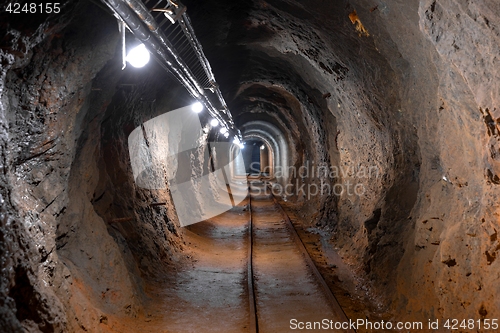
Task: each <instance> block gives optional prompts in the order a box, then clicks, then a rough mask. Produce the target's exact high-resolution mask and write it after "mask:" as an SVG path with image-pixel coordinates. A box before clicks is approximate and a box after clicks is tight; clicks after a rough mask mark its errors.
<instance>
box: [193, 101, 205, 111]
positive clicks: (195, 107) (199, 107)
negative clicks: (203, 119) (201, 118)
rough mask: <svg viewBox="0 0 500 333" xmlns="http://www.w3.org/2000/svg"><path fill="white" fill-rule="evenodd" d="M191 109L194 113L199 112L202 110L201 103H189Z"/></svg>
mask: <svg viewBox="0 0 500 333" xmlns="http://www.w3.org/2000/svg"><path fill="white" fill-rule="evenodd" d="M191 110H193V111H194V112H196V113H200V112H201V111H203V104H201V103H200V102H196V103H194V104H193V105H191Z"/></svg>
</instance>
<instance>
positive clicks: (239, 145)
mask: <svg viewBox="0 0 500 333" xmlns="http://www.w3.org/2000/svg"><path fill="white" fill-rule="evenodd" d="M233 143H234V144H235V145H237V146H238V147H240V149H243V148H245V145H244V144H243V143H241V142H240V140H239V139H238V137H235V138H234V140H233Z"/></svg>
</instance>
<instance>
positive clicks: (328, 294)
mask: <svg viewBox="0 0 500 333" xmlns="http://www.w3.org/2000/svg"><path fill="white" fill-rule="evenodd" d="M254 184H255V183H254ZM257 184H259V185H260V183H257ZM252 186H255V185H252V180H249V182H248V212H249V222H248V237H249V238H248V241H249V250H248V294H249V309H250V332H251V333H254V332H255V333H256V332H259V316H258V311H259V309H258V299H257V297H258V294H257V293H256V290H255V280H256V274H255V273H256V271H255V267H254V260H255V259H254V253H255V250H256V244H255V227H254V211H253V207H252V199H253V198H252ZM261 186H263V185H261ZM270 199H271V200H272V201H273V203H274V206H275V207H276V208H277V209H278V210H279V212H280V214H281V216H282V220H281V223H283V225H284V227H285V228H286V230H288V233H289V235H290V238H292V239H293V242H294V243H295V246H296V248H297V249H298V251H299V252H300V254H301V256H302V258H303V261H304V265H306V266H307V269H308V270H309V272H311V274H312V275H313V276H314V278H315V280H316V282H317V284H318V285H319V287H320V289H321V291H322V293H323V294H324V296H325V298H326V299H327V301H328V303H329V305H330V307H331V309H332V310H333V313H334V314H335V315H336V316H337V318H338V320H340V321H343V322H348V321H349V319H348V318H347V316H346V314H345V312H344V311H343V309H342V307H341V306H340V304H339V302H338V301H337V299H336V298H335V295H334V294H333V293H332V291H331V289H330V288H329V287H328V284H327V283H326V281H325V279H324V278H323V276H322V275H321V273H320V272H319V270H318V268H317V267H316V265H315V264H314V261H313V260H312V258H311V256H310V255H309V253H308V252H307V249H306V247H305V245H304V244H303V242H302V240H301V238H300V237H299V235H298V233H297V231H296V229H295V227H294V226H293V223H292V221H291V220H290V217H289V216H288V214H287V213H286V211H285V210H284V209H283V207H282V206H281V205H280V204H279V202H278V200H277V199H276V197H275V196H274V195H273V194H272V192H271V193H270ZM343 332H355V330H352V329H348V330H343Z"/></svg>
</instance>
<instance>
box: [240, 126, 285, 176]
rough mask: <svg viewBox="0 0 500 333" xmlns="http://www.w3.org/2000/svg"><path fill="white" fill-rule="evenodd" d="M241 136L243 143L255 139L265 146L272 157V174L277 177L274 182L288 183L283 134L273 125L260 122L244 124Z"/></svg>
mask: <svg viewBox="0 0 500 333" xmlns="http://www.w3.org/2000/svg"><path fill="white" fill-rule="evenodd" d="M242 134H243V141H245V140H249V139H251V138H255V139H259V140H261V141H263V142H264V143H266V144H267V146H268V149H269V150H270V152H271V156H272V173H273V175H274V176H276V175H277V177H276V181H277V182H279V183H282V184H285V183H286V182H288V166H289V164H290V163H289V148H288V147H289V145H288V142H287V141H286V139H285V136H284V134H283V133H282V132H281V131H280V130H279V129H278V128H277V127H276V126H274V125H273V124H271V123H269V122H266V121H262V120H254V121H249V122H247V123H245V124H244V125H243V126H242ZM278 170H279V172H276V171H278Z"/></svg>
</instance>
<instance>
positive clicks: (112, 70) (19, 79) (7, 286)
mask: <svg viewBox="0 0 500 333" xmlns="http://www.w3.org/2000/svg"><path fill="white" fill-rule="evenodd" d="M2 8H3V7H2ZM62 12H64V15H60V16H55V17H49V18H48V19H47V21H45V22H37V21H36V20H35V21H30V20H27V22H19V21H18V22H15V23H13V24H10V25H9V24H7V23H6V24H5V25H6V26H5V28H6V30H7V32H6V36H7V37H9V38H6V40H5V41H4V42H5V45H3V48H2V51H1V59H2V63H1V65H2V67H1V68H2V72H1V73H2V76H1V80H0V81H1V86H0V87H1V90H0V91H1V111H2V113H1V120H2V122H1V123H2V136H1V137H2V163H1V165H2V170H3V172H2V176H1V177H2V178H1V179H2V180H1V184H2V186H1V189H2V191H1V197H2V211H1V214H2V218H1V221H2V222H1V223H2V224H1V228H0V230H1V233H0V234H1V249H0V251H1V252H0V254H1V258H2V275H1V292H2V296H1V302H0V311H1V316H0V318H1V319H0V327H1V328H2V331H5V332H21V331H29V332H76V331H92V332H100V331H105V330H106V329H107V328H106V325H107V322H108V318H109V317H111V316H121V315H126V316H132V317H133V316H137V315H139V314H140V313H141V311H142V304H143V301H144V300H145V294H144V292H143V286H144V279H154V278H155V276H157V275H158V274H160V272H164V270H165V269H166V267H167V266H168V265H169V264H171V262H172V261H175V260H181V259H182V258H183V257H182V256H180V255H179V254H178V253H179V251H180V250H181V247H182V246H183V244H182V235H181V234H180V232H179V229H178V222H177V221H176V216H175V213H174V211H173V209H172V204H171V202H168V200H169V196H168V195H167V194H166V193H154V192H149V191H144V190H140V189H136V187H135V186H134V182H133V178H132V177H131V170H130V163H129V160H128V158H129V157H128V150H127V136H128V134H129V133H130V131H131V130H132V129H133V126H137V125H138V124H140V123H139V122H136V123H134V122H133V119H134V115H135V116H138V115H139V116H138V117H139V118H138V119H140V121H144V120H145V119H146V118H147V117H148V116H149V115H148V112H149V111H151V108H150V104H147V105H146V104H143V103H142V98H143V96H145V95H147V91H148V89H150V88H151V85H148V84H147V81H148V80H147V79H146V77H147V76H148V75H149V76H150V75H151V73H152V72H158V71H159V69H158V68H157V67H154V68H151V69H150V72H149V73H147V74H146V76H145V77H143V79H142V81H141V82H139V83H138V84H137V86H136V87H135V88H133V89H132V90H133V92H132V93H130V91H127V90H126V89H128V88H127V87H129V88H130V85H128V82H129V81H130V80H132V81H133V82H136V81H137V80H135V79H134V75H137V72H133V71H132V72H130V71H127V72H122V71H121V68H120V66H121V59H120V55H119V49H120V48H119V43H118V41H119V38H118V29H117V25H116V23H115V21H114V19H112V17H111V16H110V15H109V14H107V13H106V12H104V11H102V9H101V8H98V7H96V6H95V5H93V4H90V3H87V2H81V3H76V2H75V3H73V2H69V3H68V4H66V6H65V7H64V8H63V10H62ZM4 22H9V21H4ZM162 73H163V71H162ZM131 76H132V77H131ZM164 79H165V78H164V77H162V76H160V77H158V80H160V81H161V80H164ZM124 87H125V88H124ZM124 89H125V90H124ZM174 89H179V87H178V85H177V86H175V85H174ZM155 93H156V91H155ZM162 102H166V103H167V102H168V101H162ZM141 103H142V104H141ZM120 104H121V105H120ZM117 105H120V106H121V107H123V108H122V110H118V112H117V109H116V107H117ZM167 105H168V103H167V104H165V107H168V106H167ZM134 110H135V111H136V113H135V114H134V112H133V111H134ZM110 124H111V125H110ZM163 198H166V200H167V205H166V206H165V207H158V208H151V207H150V206H149V203H151V202H154V201H155V200H158V199H159V201H162V199H163Z"/></svg>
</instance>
